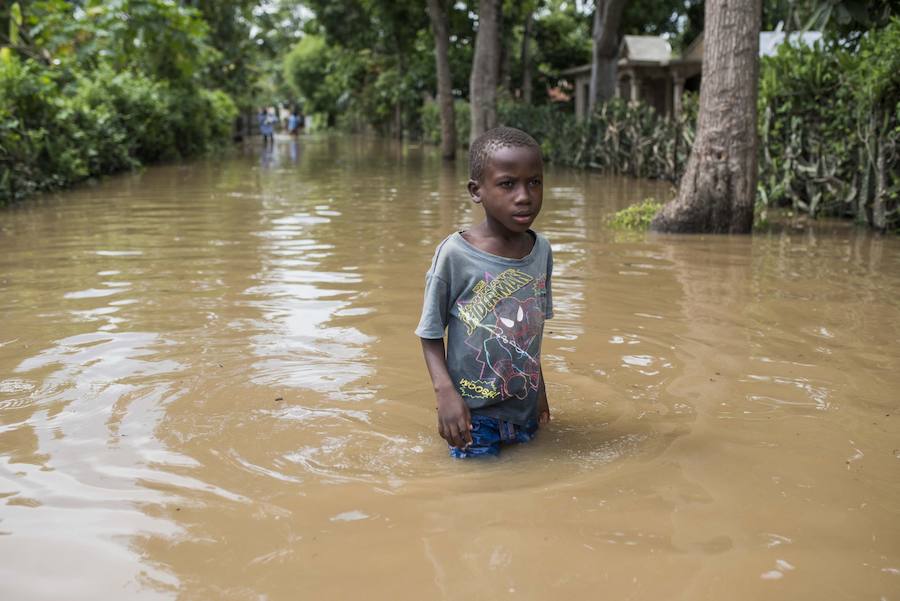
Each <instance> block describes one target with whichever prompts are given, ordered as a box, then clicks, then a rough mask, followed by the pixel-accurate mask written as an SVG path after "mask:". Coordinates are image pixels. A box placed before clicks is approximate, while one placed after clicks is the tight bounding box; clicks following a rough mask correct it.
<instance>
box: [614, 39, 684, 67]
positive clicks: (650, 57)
mask: <svg viewBox="0 0 900 601" xmlns="http://www.w3.org/2000/svg"><path fill="white" fill-rule="evenodd" d="M619 58H620V59H625V60H629V61H635V62H655V63H662V62H666V61H668V60H670V59H671V58H672V46H671V45H669V42H668V41H667V40H666V39H665V38H663V37H661V36H658V35H626V36H624V37H623V38H622V44H621V45H620V46H619Z"/></svg>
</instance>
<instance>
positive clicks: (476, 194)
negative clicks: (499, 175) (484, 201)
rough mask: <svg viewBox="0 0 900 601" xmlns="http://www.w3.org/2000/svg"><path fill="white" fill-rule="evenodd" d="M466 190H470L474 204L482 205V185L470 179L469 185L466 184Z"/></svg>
mask: <svg viewBox="0 0 900 601" xmlns="http://www.w3.org/2000/svg"><path fill="white" fill-rule="evenodd" d="M466 188H468V189H469V196H471V197H472V202H474V203H475V204H479V203H481V184H479V183H478V182H476V181H475V180H474V179H470V180H469V183H468V184H466Z"/></svg>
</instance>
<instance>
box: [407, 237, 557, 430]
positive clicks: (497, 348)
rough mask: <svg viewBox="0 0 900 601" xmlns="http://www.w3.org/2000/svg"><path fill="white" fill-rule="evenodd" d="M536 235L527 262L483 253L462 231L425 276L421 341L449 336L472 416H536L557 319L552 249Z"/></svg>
mask: <svg viewBox="0 0 900 601" xmlns="http://www.w3.org/2000/svg"><path fill="white" fill-rule="evenodd" d="M529 232H530V233H531V234H533V235H534V236H535V242H534V247H533V248H532V249H531V252H530V253H528V256H526V257H524V258H522V259H508V258H506V257H499V256H497V255H492V254H490V253H487V252H484V251H483V250H480V249H478V248H476V247H475V246H473V245H472V244H470V243H469V242H467V241H466V239H465V238H463V237H462V236H461V235H460V234H459V232H457V233H454V234H452V235H451V236H449V237H447V238H446V239H445V240H444V241H443V242H441V243H440V244H439V245H438V247H437V250H436V251H435V253H434V259H433V260H432V261H431V268H430V269H429V270H428V274H427V275H426V279H425V304H424V306H423V307H422V317H421V319H420V320H419V326H418V327H417V328H416V335H417V336H419V337H420V338H431V339H434V338H443V337H444V329H445V328H446V330H447V369H448V371H449V372H450V377H451V378H452V379H453V383H454V384H455V385H456V389H457V390H458V391H459V393H460V395H461V396H462V397H463V399H465V401H466V404H467V405H468V406H469V409H470V410H472V412H473V413H478V414H481V415H487V416H490V417H496V418H499V419H502V420H507V421H510V422H512V423H514V424H519V425H523V424H525V423H526V422H527V421H528V420H530V419H534V418H536V417H537V392H538V387H539V385H540V381H541V369H540V367H541V363H540V361H541V338H542V336H543V333H544V320H545V319H550V318H551V317H553V302H552V298H551V294H550V276H551V274H552V272H553V254H552V252H551V250H550V243H549V242H547V239H546V238H544V237H543V236H541V235H540V234H536V233H534V232H531V230H529Z"/></svg>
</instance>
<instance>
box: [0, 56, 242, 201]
mask: <svg viewBox="0 0 900 601" xmlns="http://www.w3.org/2000/svg"><path fill="white" fill-rule="evenodd" d="M69 75H70V76H71V77H72V78H71V79H69V78H67V77H63V76H61V75H60V74H59V73H58V72H55V71H50V70H47V69H45V68H44V67H43V66H41V65H39V64H38V63H36V62H34V61H31V60H24V61H23V60H20V59H18V58H15V57H12V58H10V59H9V60H4V61H0V203H3V202H5V201H9V200H14V199H18V198H22V197H24V196H26V195H28V194H31V193H33V192H36V191H39V190H46V189H52V188H58V187H62V186H66V185H70V184H72V183H75V182H77V181H80V180H83V179H85V178H87V177H91V176H96V175H101V174H105V173H112V172H115V171H120V170H122V169H130V168H133V167H136V166H138V165H140V164H142V163H144V162H149V161H155V160H160V159H167V158H173V157H177V156H184V155H189V154H193V153H196V152H199V151H202V150H205V149H206V148H207V147H208V146H209V145H210V144H213V143H217V142H221V141H222V140H225V139H227V138H228V136H229V135H230V134H231V124H232V122H233V119H234V117H235V115H236V112H237V111H236V109H235V107H234V103H233V102H232V101H231V99H230V98H229V97H228V96H227V95H226V94H224V93H223V92H214V91H209V90H203V89H200V90H185V89H182V88H176V87H172V86H170V85H169V84H167V83H164V82H158V81H155V80H153V79H151V78H149V77H147V76H146V75H141V74H136V73H131V72H128V71H123V72H119V73H117V72H115V71H113V70H112V69H111V68H109V67H105V66H104V67H101V68H99V69H97V70H96V71H94V72H92V73H91V75H90V77H88V76H87V75H85V74H83V73H80V72H77V71H75V72H70V74H69Z"/></svg>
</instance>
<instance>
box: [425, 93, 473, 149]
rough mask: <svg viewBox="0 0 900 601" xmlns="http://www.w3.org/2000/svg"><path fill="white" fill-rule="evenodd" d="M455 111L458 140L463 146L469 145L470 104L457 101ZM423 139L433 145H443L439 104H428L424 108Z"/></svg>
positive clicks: (454, 106) (454, 105) (454, 104)
mask: <svg viewBox="0 0 900 601" xmlns="http://www.w3.org/2000/svg"><path fill="white" fill-rule="evenodd" d="M453 110H454V113H455V114H456V139H457V140H459V141H460V143H461V144H468V141H469V127H470V126H471V118H472V114H471V112H470V111H469V103H468V102H466V101H465V100H457V101H456V102H454V103H453ZM422 139H424V140H425V141H426V142H429V143H431V144H440V143H441V107H440V106H438V103H437V102H426V103H425V105H424V106H423V107H422Z"/></svg>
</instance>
